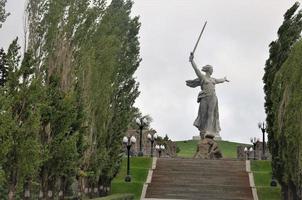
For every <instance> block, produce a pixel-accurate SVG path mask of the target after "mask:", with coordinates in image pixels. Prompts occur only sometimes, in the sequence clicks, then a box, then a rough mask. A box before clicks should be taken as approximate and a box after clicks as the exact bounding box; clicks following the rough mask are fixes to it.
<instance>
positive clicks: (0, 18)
mask: <svg viewBox="0 0 302 200" xmlns="http://www.w3.org/2000/svg"><path fill="white" fill-rule="evenodd" d="M6 2H7V0H0V28H2V24H3V23H4V22H5V20H6V18H7V17H8V16H9V13H7V12H6V10H5V4H6Z"/></svg>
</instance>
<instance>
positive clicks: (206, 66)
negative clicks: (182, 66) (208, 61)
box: [201, 65, 213, 75]
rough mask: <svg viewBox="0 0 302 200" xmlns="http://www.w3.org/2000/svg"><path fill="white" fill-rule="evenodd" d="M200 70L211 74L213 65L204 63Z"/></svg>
mask: <svg viewBox="0 0 302 200" xmlns="http://www.w3.org/2000/svg"><path fill="white" fill-rule="evenodd" d="M201 70H202V71H204V72H206V73H209V74H210V75H212V74H213V67H212V66H211V65H205V66H203V67H202V69H201Z"/></svg>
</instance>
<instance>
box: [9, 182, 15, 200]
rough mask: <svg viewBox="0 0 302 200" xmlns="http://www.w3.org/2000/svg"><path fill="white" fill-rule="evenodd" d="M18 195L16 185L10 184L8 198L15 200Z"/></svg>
mask: <svg viewBox="0 0 302 200" xmlns="http://www.w3.org/2000/svg"><path fill="white" fill-rule="evenodd" d="M15 195H16V186H15V185H14V184H10V185H9V189H8V200H14V199H15Z"/></svg>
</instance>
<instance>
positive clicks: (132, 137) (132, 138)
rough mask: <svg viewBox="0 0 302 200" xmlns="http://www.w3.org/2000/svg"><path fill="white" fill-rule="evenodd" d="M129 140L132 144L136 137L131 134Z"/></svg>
mask: <svg viewBox="0 0 302 200" xmlns="http://www.w3.org/2000/svg"><path fill="white" fill-rule="evenodd" d="M130 141H131V143H132V144H135V143H136V138H135V137H134V136H131V138H130Z"/></svg>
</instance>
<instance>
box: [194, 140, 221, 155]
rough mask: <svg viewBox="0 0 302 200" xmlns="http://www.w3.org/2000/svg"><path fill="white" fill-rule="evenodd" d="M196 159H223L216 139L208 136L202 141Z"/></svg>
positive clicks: (198, 146)
mask: <svg viewBox="0 0 302 200" xmlns="http://www.w3.org/2000/svg"><path fill="white" fill-rule="evenodd" d="M194 158H201V159H220V158H222V154H221V151H220V150H219V147H218V144H217V142H215V141H214V137H213V136H211V135H206V136H205V138H204V139H202V140H200V141H199V143H198V145H197V149H196V153H195V155H194Z"/></svg>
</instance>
